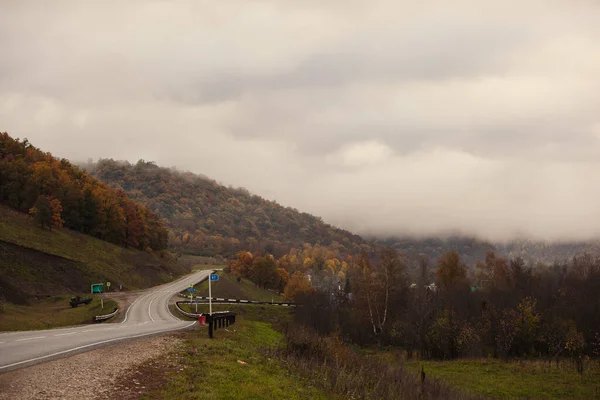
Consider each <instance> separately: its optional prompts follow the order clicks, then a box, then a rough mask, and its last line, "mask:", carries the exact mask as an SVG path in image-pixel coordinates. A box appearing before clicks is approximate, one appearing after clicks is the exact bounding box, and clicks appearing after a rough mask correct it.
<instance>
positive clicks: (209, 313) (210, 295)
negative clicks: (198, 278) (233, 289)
mask: <svg viewBox="0 0 600 400" xmlns="http://www.w3.org/2000/svg"><path fill="white" fill-rule="evenodd" d="M210 275H212V272H211V273H210ZM210 275H209V276H208V315H212V290H211V288H210V282H211V281H212V279H211V277H210Z"/></svg>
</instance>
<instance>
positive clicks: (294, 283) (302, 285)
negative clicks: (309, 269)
mask: <svg viewBox="0 0 600 400" xmlns="http://www.w3.org/2000/svg"><path fill="white" fill-rule="evenodd" d="M312 291H313V288H312V286H311V284H310V281H309V280H308V278H307V277H306V275H304V273H302V272H301V271H296V272H294V274H293V275H292V276H291V278H290V281H289V282H288V284H287V286H286V287H285V290H284V291H283V297H284V298H285V299H286V300H288V301H295V300H296V297H297V296H298V295H299V294H301V293H303V294H306V293H310V292H312Z"/></svg>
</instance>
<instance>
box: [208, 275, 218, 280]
mask: <svg viewBox="0 0 600 400" xmlns="http://www.w3.org/2000/svg"><path fill="white" fill-rule="evenodd" d="M210 280H211V281H218V280H219V275H217V274H210Z"/></svg>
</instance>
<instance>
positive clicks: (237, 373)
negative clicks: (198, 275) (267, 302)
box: [142, 305, 341, 400]
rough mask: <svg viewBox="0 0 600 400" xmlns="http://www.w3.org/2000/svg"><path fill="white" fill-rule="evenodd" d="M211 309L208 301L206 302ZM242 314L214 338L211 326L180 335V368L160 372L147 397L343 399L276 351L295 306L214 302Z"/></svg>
mask: <svg viewBox="0 0 600 400" xmlns="http://www.w3.org/2000/svg"><path fill="white" fill-rule="evenodd" d="M205 308H206V310H207V309H208V305H206V306H205ZM220 309H227V310H229V311H235V312H236V313H237V314H238V318H237V321H236V323H235V324H233V325H231V326H230V327H229V328H227V329H224V328H223V329H218V330H217V331H215V338H214V339H212V340H211V339H209V338H208V334H207V330H206V328H199V329H197V330H194V331H191V332H185V333H181V334H179V337H181V338H183V339H184V345H183V346H182V347H181V348H180V349H179V350H178V351H177V354H176V356H177V359H178V360H179V362H178V366H177V368H176V369H175V370H172V369H171V370H168V371H167V372H165V374H162V375H160V376H161V379H162V380H163V384H162V386H161V387H160V388H158V389H155V390H153V391H152V392H151V393H147V394H145V395H144V396H143V397H142V398H144V399H156V398H161V399H298V400H300V399H338V398H340V399H341V397H336V396H334V395H332V394H329V393H328V392H327V391H326V390H324V389H322V388H321V387H320V386H319V385H318V384H317V383H316V382H312V381H311V380H308V379H306V378H304V377H303V376H302V375H300V374H298V373H291V372H290V371H289V370H288V369H286V368H285V364H282V363H281V361H280V360H279V359H278V358H276V357H274V356H273V355H272V353H273V352H274V351H275V349H276V348H278V347H279V346H281V344H282V338H283V334H282V333H281V332H280V331H279V330H277V329H275V328H274V327H278V329H282V328H283V327H284V326H285V325H286V324H287V323H288V322H289V321H290V320H291V316H290V310H289V309H281V308H277V307H271V306H262V307H261V306H253V305H249V306H241V305H237V306H235V305H234V306H232V305H215V306H214V307H213V310H214V311H217V310H220Z"/></svg>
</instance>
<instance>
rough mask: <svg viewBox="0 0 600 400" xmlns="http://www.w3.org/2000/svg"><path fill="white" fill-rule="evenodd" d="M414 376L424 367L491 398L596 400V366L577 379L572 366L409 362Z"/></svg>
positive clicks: (599, 370) (599, 378)
mask: <svg viewBox="0 0 600 400" xmlns="http://www.w3.org/2000/svg"><path fill="white" fill-rule="evenodd" d="M406 365H407V366H408V367H409V369H411V370H412V371H414V372H417V371H419V370H420V369H421V366H423V367H424V369H425V373H426V374H427V375H429V376H432V377H436V378H440V379H443V380H444V381H446V382H447V383H449V384H450V385H451V386H452V387H455V388H456V389H459V390H461V391H463V392H466V393H472V394H475V395H479V396H486V397H492V398H528V399H600V365H599V364H598V362H597V361H592V362H590V363H589V364H588V369H587V370H586V371H585V372H584V374H583V375H582V376H580V375H579V374H578V373H577V371H576V369H575V366H574V365H572V364H571V363H570V362H569V361H567V360H565V361H563V362H562V363H561V364H560V365H559V367H558V368H557V367H556V364H554V363H553V364H551V365H549V364H548V362H547V361H522V362H519V361H513V362H502V361H500V360H460V361H444V362H434V361H425V362H417V361H409V362H407V363H406Z"/></svg>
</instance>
